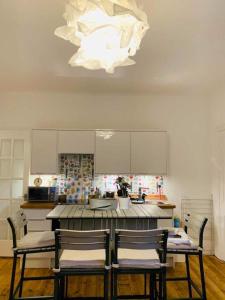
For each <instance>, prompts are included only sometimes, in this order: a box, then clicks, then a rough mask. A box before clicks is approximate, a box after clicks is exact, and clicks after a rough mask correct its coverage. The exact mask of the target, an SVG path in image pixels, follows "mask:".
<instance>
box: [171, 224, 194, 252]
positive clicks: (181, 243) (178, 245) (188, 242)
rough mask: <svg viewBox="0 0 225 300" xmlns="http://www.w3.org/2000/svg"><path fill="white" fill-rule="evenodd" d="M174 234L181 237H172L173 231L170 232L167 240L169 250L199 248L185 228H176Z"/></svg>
mask: <svg viewBox="0 0 225 300" xmlns="http://www.w3.org/2000/svg"><path fill="white" fill-rule="evenodd" d="M174 234H177V235H180V236H181V237H180V238H176V237H170V236H171V235H172V233H169V237H168V240H167V250H168V251H169V250H197V249H198V245H196V244H195V243H194V242H193V240H192V239H191V238H190V237H189V236H188V235H187V234H186V232H185V231H184V230H183V228H174Z"/></svg>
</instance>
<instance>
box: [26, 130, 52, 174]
mask: <svg viewBox="0 0 225 300" xmlns="http://www.w3.org/2000/svg"><path fill="white" fill-rule="evenodd" d="M56 148H57V131H56V130H32V149H31V174H56V173H57V151H56Z"/></svg>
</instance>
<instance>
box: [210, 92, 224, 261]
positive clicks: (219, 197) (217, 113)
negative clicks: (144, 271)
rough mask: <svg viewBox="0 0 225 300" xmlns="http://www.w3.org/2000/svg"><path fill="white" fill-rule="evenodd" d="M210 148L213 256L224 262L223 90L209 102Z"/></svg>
mask: <svg viewBox="0 0 225 300" xmlns="http://www.w3.org/2000/svg"><path fill="white" fill-rule="evenodd" d="M211 147H212V150H211V152H212V157H211V166H212V191H213V206H214V240H215V241H214V244H215V255H216V256H217V257H219V258H220V259H223V260H225V252H224V248H225V193H224V190H225V180H224V178H225V90H220V91H219V92H217V94H215V95H214V96H213V97H212V100H211Z"/></svg>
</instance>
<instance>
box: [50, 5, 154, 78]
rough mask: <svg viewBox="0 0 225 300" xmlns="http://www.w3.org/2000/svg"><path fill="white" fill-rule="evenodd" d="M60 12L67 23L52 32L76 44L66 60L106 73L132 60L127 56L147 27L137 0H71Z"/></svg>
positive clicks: (145, 17) (132, 53)
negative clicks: (70, 56) (76, 49)
mask: <svg viewBox="0 0 225 300" xmlns="http://www.w3.org/2000/svg"><path fill="white" fill-rule="evenodd" d="M138 1H140V0H138ZM63 16H64V18H65V20H66V22H67V25H66V26H62V27H59V28H57V29H56V30H55V35H56V36H58V37H60V38H63V39H65V40H67V41H70V42H71V43H72V44H74V45H76V46H77V47H79V49H78V51H77V52H76V53H75V54H74V56H72V58H71V59H70V61H69V64H70V65H71V66H83V67H85V68H87V69H90V70H98V69H105V70H106V72H108V73H114V69H115V68H116V67H118V66H128V65H133V64H135V61H133V60H132V59H130V57H132V56H134V55H135V54H136V52H137V50H138V49H139V47H140V44H141V41H142V39H143V37H144V35H145V33H146V31H147V30H148V29H149V24H148V19H147V15H146V13H145V12H144V11H143V10H142V9H141V7H140V5H138V4H137V2H136V0H70V1H69V2H68V4H66V11H65V13H64V15H63Z"/></svg>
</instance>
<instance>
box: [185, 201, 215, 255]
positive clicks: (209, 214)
mask: <svg viewBox="0 0 225 300" xmlns="http://www.w3.org/2000/svg"><path fill="white" fill-rule="evenodd" d="M185 214H190V227H189V235H190V237H191V238H192V239H193V240H194V241H195V242H197V243H198V237H199V227H200V225H201V221H202V220H203V218H204V217H206V218H208V223H207V225H206V227H205V231H204V253H205V254H207V255H213V254H214V243H213V201H212V199H182V200H181V216H182V219H183V218H184V215H185ZM182 221H183V220H182Z"/></svg>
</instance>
